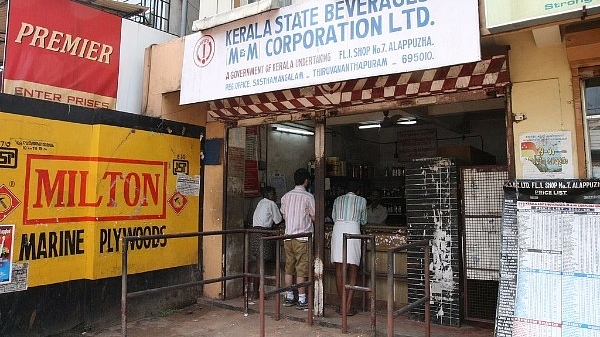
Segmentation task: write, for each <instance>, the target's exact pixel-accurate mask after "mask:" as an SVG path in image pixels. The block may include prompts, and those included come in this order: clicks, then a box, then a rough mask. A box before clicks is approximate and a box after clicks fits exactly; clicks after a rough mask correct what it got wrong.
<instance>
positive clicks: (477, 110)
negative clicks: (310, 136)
mask: <svg viewBox="0 0 600 337" xmlns="http://www.w3.org/2000/svg"><path fill="white" fill-rule="evenodd" d="M505 100H506V98H505V97H498V98H493V99H487V100H480V101H465V102H457V103H449V104H439V105H430V106H418V107H408V108H403V109H401V110H398V109H395V110H388V111H389V112H388V115H389V116H395V115H399V116H401V117H402V118H415V119H416V120H417V125H425V124H426V125H434V126H436V127H439V128H443V129H446V130H448V131H451V132H454V133H457V134H460V135H464V134H468V133H469V131H468V130H467V129H465V128H464V127H462V126H463V125H467V124H468V123H469V121H470V120H473V119H479V118H485V117H490V116H491V115H493V116H494V117H503V115H504V111H505V104H506V102H505ZM384 118H385V116H384V111H383V110H377V111H372V112H367V113H361V114H353V115H344V116H337V117H329V118H327V122H326V125H327V127H328V128H336V127H339V126H348V125H353V126H356V127H358V126H359V125H364V124H378V123H381V122H382V121H383V119H384ZM278 124H280V125H286V124H289V125H290V126H294V125H303V126H306V127H313V126H314V124H315V122H314V120H305V121H294V122H290V123H278ZM388 127H389V126H388ZM392 127H406V126H404V125H399V124H397V125H394V126H392Z"/></svg>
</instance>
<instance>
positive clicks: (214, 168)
mask: <svg viewBox="0 0 600 337" xmlns="http://www.w3.org/2000/svg"><path fill="white" fill-rule="evenodd" d="M206 138H207V139H213V138H223V139H224V138H225V125H224V124H222V123H208V124H207V125H206ZM224 158H225V151H224V149H222V151H221V164H220V165H207V166H205V167H204V176H205V177H207V178H205V179H204V211H203V224H202V230H203V231H219V230H223V229H224V228H225V224H224V219H223V216H224V214H223V209H224V207H225V206H224V204H223V199H224V198H223V195H224V193H225V191H224V188H225V186H224V185H225V183H224V180H223V177H224V167H225V166H224V165H223V161H224ZM202 251H203V265H204V275H203V276H204V279H211V278H217V277H221V276H222V275H221V270H222V263H223V245H222V237H221V236H209V237H206V238H205V239H204V242H203V249H202ZM220 293H221V287H220V283H213V284H209V285H207V286H206V287H204V296H207V297H213V298H216V297H219V295H220Z"/></svg>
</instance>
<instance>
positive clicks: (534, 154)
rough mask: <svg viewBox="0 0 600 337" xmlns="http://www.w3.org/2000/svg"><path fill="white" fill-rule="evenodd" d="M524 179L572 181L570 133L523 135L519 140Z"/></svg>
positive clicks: (573, 172)
mask: <svg viewBox="0 0 600 337" xmlns="http://www.w3.org/2000/svg"><path fill="white" fill-rule="evenodd" d="M519 144H520V148H521V153H520V159H521V165H522V168H523V178H524V179H556V178H559V179H573V178H575V177H574V174H575V171H574V168H573V150H572V146H573V145H572V141H571V132H570V131H556V132H533V133H524V134H522V135H521V136H520V138H519Z"/></svg>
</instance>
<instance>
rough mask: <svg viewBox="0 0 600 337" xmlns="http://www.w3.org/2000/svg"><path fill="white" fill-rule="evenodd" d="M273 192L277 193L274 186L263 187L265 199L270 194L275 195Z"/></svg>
mask: <svg viewBox="0 0 600 337" xmlns="http://www.w3.org/2000/svg"><path fill="white" fill-rule="evenodd" d="M273 192H275V188H273V187H272V186H265V187H263V189H262V195H263V196H264V197H266V196H267V194H269V193H273Z"/></svg>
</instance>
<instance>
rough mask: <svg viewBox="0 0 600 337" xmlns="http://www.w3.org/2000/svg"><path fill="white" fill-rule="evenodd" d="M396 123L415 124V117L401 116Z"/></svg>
mask: <svg viewBox="0 0 600 337" xmlns="http://www.w3.org/2000/svg"><path fill="white" fill-rule="evenodd" d="M397 124H402V125H413V124H417V119H416V118H402V119H400V120H399V121H398V123H397Z"/></svg>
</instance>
